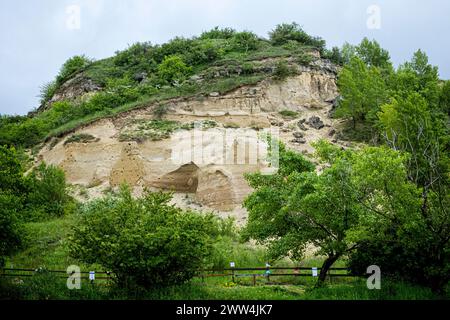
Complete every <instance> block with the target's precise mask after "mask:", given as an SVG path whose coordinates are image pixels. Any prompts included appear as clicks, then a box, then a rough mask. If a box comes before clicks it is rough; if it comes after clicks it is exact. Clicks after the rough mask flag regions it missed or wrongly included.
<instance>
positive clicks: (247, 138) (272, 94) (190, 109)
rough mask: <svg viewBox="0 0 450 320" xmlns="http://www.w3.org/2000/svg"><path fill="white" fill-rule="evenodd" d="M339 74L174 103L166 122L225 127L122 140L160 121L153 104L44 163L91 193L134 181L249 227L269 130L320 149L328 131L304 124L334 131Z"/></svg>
mask: <svg viewBox="0 0 450 320" xmlns="http://www.w3.org/2000/svg"><path fill="white" fill-rule="evenodd" d="M335 77H336V76H335V74H334V73H333V72H331V71H327V70H325V71H324V70H322V69H320V68H319V69H314V68H312V69H308V71H305V72H302V73H300V74H299V75H296V76H294V77H290V78H288V79H286V80H285V81H282V82H277V81H272V80H270V79H268V80H264V81H262V82H260V83H259V84H257V85H253V86H244V87H241V88H238V89H236V90H234V91H232V92H229V93H228V94H224V95H220V94H217V95H212V96H207V97H203V98H202V99H190V100H185V99H173V100H171V101H167V102H166V104H167V105H168V106H169V108H168V110H169V112H168V113H167V114H166V115H165V119H166V120H172V121H177V122H179V123H180V124H188V123H192V122H193V121H202V120H214V121H215V122H216V123H217V126H216V127H212V128H207V129H202V130H192V129H191V130H187V129H186V130H182V131H179V132H175V133H173V134H172V135H171V136H170V137H169V138H166V139H162V140H157V141H152V140H142V141H139V142H137V141H121V140H120V139H119V137H120V135H121V133H122V132H124V131H127V130H128V131H129V130H130V128H134V127H133V126H134V124H133V123H135V121H137V120H139V121H150V120H151V119H153V109H154V108H155V106H154V105H149V106H147V107H144V108H141V109H135V110H132V111H129V112H127V113H124V114H120V115H118V116H116V117H115V118H110V119H102V120H99V121H97V122H94V123H91V124H89V125H87V126H85V127H83V128H80V129H78V130H76V131H75V132H74V133H73V134H81V133H83V134H89V135H92V136H93V137H95V139H94V140H92V141H84V142H77V143H70V144H64V142H65V140H66V139H68V138H69V137H70V135H68V136H65V137H62V138H61V139H60V140H59V142H58V143H56V144H55V143H52V144H50V143H47V145H46V146H45V147H44V148H43V149H42V150H41V152H40V154H39V158H40V159H42V160H44V161H46V162H47V163H50V164H55V165H59V166H61V168H63V170H64V171H65V172H66V175H67V180H68V182H69V183H72V184H76V185H81V186H84V188H88V189H89V193H90V195H91V196H96V195H101V191H102V190H104V189H107V188H110V187H116V186H118V185H119V184H121V183H123V182H126V183H128V184H129V185H130V186H132V187H134V188H135V190H137V191H136V192H138V190H142V189H143V188H150V189H163V190H170V191H173V192H175V194H177V195H181V196H176V197H175V199H176V200H174V201H176V204H177V205H179V206H185V207H189V206H191V203H194V204H198V205H201V206H202V207H203V208H204V209H205V208H206V209H208V210H215V211H216V212H218V213H219V214H222V213H227V214H231V215H235V216H236V217H237V219H238V221H240V222H242V221H244V219H245V211H243V210H242V208H241V204H242V201H243V199H244V198H245V197H246V196H247V195H248V194H249V192H251V188H250V187H249V186H248V184H247V182H246V181H245V179H244V174H245V173H248V172H256V171H265V170H267V169H268V167H269V165H268V163H267V152H266V151H267V145H266V144H265V142H264V141H263V139H261V134H262V132H263V131H265V130H269V131H270V133H271V134H275V135H276V136H278V138H279V139H281V140H282V141H284V142H285V143H286V144H287V145H288V147H290V148H293V149H295V150H297V151H299V152H303V153H308V152H312V151H313V149H312V147H311V144H310V143H311V142H312V141H316V140H318V139H320V138H324V139H331V137H330V136H329V134H328V132H329V131H327V130H313V129H310V130H307V128H302V126H303V127H304V126H305V125H307V124H308V125H311V126H316V124H317V123H319V124H320V123H321V126H322V125H324V126H325V125H327V126H330V127H332V126H333V120H332V119H330V118H328V117H327V113H328V112H329V110H330V109H331V108H332V103H330V101H333V99H335V98H336V96H337V88H336V84H335V80H336V79H335ZM284 110H291V111H295V112H296V113H297V114H298V117H293V118H292V119H283V117H282V116H281V115H280V114H279V112H280V111H284ZM313 117H318V118H319V120H320V121H316V120H311V119H312V118H313ZM300 119H310V121H306V120H304V121H301V122H299V120H300ZM303 129H305V131H304V130H303ZM299 130H300V131H299ZM128 131H127V132H128ZM293 137H294V139H293ZM183 195H186V196H183ZM186 199H187V200H186ZM188 200H189V201H188Z"/></svg>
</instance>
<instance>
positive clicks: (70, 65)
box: [56, 55, 92, 86]
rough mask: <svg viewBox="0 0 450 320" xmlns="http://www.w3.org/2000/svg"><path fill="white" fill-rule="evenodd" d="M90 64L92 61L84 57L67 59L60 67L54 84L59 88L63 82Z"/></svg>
mask: <svg viewBox="0 0 450 320" xmlns="http://www.w3.org/2000/svg"><path fill="white" fill-rule="evenodd" d="M91 63H92V60H91V59H89V58H87V57H86V56H85V55H81V56H74V57H72V58H70V59H68V60H67V61H66V62H65V63H64V64H63V65H62V67H61V70H60V71H59V74H58V76H57V77H56V84H57V85H58V86H59V85H61V84H62V83H64V81H66V80H68V79H69V78H70V77H71V76H73V75H74V74H75V73H77V72H80V71H81V70H83V69H85V68H86V67H87V66H89V65H90V64H91Z"/></svg>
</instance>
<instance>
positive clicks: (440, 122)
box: [378, 93, 448, 188]
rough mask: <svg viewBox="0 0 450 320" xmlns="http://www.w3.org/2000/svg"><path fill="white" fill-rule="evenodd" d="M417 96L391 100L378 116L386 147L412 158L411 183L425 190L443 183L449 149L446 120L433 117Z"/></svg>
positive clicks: (416, 94)
mask: <svg viewBox="0 0 450 320" xmlns="http://www.w3.org/2000/svg"><path fill="white" fill-rule="evenodd" d="M430 111H431V110H430V106H429V104H428V102H427V100H425V98H423V97H422V96H421V95H420V94H418V93H412V94H410V95H409V96H408V97H407V98H406V99H404V98H401V97H400V98H398V99H393V100H392V102H391V103H389V104H386V105H383V106H382V107H381V111H380V112H379V113H378V117H379V121H380V127H381V130H382V132H383V135H384V137H385V140H386V142H387V143H388V145H389V146H391V147H392V148H393V149H396V150H402V151H406V152H408V153H409V154H410V155H411V159H410V161H409V164H408V168H409V177H410V180H411V181H413V182H414V183H416V184H417V185H419V186H423V187H425V188H429V187H431V186H432V185H433V184H434V183H435V182H438V181H439V180H442V179H443V178H444V176H445V174H443V172H445V170H448V168H446V166H447V165H448V163H446V162H445V161H444V160H445V158H448V155H447V156H446V154H447V152H446V148H447V146H448V127H447V126H446V124H445V119H442V118H438V117H434V116H433V114H432V113H431V112H430Z"/></svg>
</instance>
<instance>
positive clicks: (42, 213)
mask: <svg viewBox="0 0 450 320" xmlns="http://www.w3.org/2000/svg"><path fill="white" fill-rule="evenodd" d="M26 181H27V186H28V195H27V199H26V203H25V212H26V215H27V217H26V218H27V219H28V220H33V221H38V220H45V219H49V218H55V217H60V216H62V215H64V213H65V212H66V211H67V210H70V209H71V208H72V198H71V197H70V196H69V194H68V192H67V185H66V178H65V175H64V171H62V170H61V169H60V168H58V167H55V166H53V165H46V164H45V163H41V164H40V165H39V166H37V167H36V168H34V169H33V170H32V171H31V173H30V174H29V175H28V176H27V177H26Z"/></svg>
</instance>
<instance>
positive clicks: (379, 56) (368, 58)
mask: <svg viewBox="0 0 450 320" xmlns="http://www.w3.org/2000/svg"><path fill="white" fill-rule="evenodd" d="M355 50H356V53H357V54H358V57H359V58H360V59H361V60H363V61H364V63H365V64H366V65H367V66H369V67H377V68H379V69H381V70H388V71H389V70H391V69H392V63H391V61H390V60H391V57H390V56H389V52H388V51H387V50H385V49H383V48H381V46H380V44H379V43H378V42H376V41H375V40H373V41H370V40H369V39H367V38H364V39H363V40H362V41H361V43H360V44H359V45H358V46H356V48H355Z"/></svg>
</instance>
